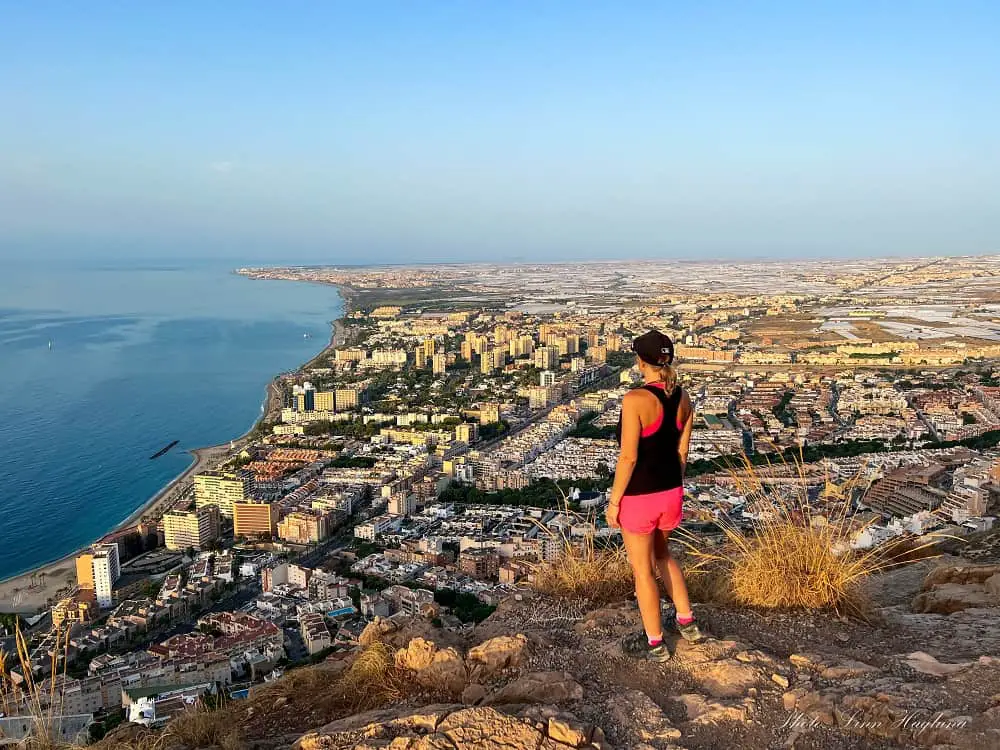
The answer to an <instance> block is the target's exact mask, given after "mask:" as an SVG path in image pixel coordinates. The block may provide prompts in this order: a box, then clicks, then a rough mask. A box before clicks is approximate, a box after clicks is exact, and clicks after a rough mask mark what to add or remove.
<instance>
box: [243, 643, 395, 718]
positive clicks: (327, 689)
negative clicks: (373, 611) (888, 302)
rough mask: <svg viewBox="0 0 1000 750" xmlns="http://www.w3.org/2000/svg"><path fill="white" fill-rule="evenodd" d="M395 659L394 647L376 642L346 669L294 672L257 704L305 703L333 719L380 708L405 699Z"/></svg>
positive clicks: (264, 692) (317, 668)
mask: <svg viewBox="0 0 1000 750" xmlns="http://www.w3.org/2000/svg"><path fill="white" fill-rule="evenodd" d="M394 655H395V652H394V651H393V649H392V647H391V646H389V645H387V644H385V643H381V642H378V641H376V642H375V643H372V644H370V645H369V646H368V647H367V648H365V649H364V650H363V651H361V653H359V654H358V656H357V657H356V658H355V660H354V661H353V662H352V663H351V665H350V666H349V667H347V669H344V670H342V671H337V670H334V669H330V668H328V667H325V666H324V665H322V664H320V665H318V666H315V667H304V668H301V669H294V670H292V671H290V672H288V673H286V674H285V675H284V676H283V677H282V678H281V679H280V680H278V681H277V682H275V683H272V684H270V685H268V686H266V687H265V688H263V689H262V690H261V691H260V692H259V693H258V694H257V696H256V697H255V698H254V702H258V701H259V702H260V703H261V704H262V705H266V706H268V707H270V706H271V705H273V703H274V701H275V700H277V699H279V698H284V699H285V700H286V701H287V702H288V703H289V704H294V703H296V702H301V701H302V700H303V699H305V700H307V701H308V702H309V706H310V708H312V709H315V710H318V711H320V712H322V713H324V714H327V715H330V716H334V715H338V714H342V715H347V714H351V713H357V712H359V711H369V710H372V709H375V708H381V707H382V706H384V705H386V704H388V703H391V702H393V701H396V700H399V699H400V698H401V697H402V696H403V690H404V687H405V680H404V679H403V677H402V675H401V674H400V673H399V672H398V671H397V669H396V665H395V660H394Z"/></svg>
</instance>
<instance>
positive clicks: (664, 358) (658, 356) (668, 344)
mask: <svg viewBox="0 0 1000 750" xmlns="http://www.w3.org/2000/svg"><path fill="white" fill-rule="evenodd" d="M632 351H634V352H635V353H636V354H638V355H639V359H641V360H642V361H643V362H645V363H646V364H648V365H653V366H654V367H662V366H663V365H669V364H670V363H671V362H673V361H674V342H673V341H671V340H670V337H669V336H667V335H666V334H665V333H660V332H659V331H648V332H646V333H644V334H642V335H641V336H640V337H639V338H637V339H634V340H633V341H632Z"/></svg>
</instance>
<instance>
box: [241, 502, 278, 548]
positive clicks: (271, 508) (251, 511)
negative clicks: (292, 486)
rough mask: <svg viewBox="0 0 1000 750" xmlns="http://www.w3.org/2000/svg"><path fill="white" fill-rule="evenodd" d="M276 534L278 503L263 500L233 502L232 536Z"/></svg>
mask: <svg viewBox="0 0 1000 750" xmlns="http://www.w3.org/2000/svg"><path fill="white" fill-rule="evenodd" d="M277 534H278V505H277V503H264V502H239V503H233V536H242V537H246V538H248V539H255V538H257V537H262V536H271V537H274V536H276V535H277Z"/></svg>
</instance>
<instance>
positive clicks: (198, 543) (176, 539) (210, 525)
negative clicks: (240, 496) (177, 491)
mask: <svg viewBox="0 0 1000 750" xmlns="http://www.w3.org/2000/svg"><path fill="white" fill-rule="evenodd" d="M218 538H219V509H218V507H217V506H215V505H206V506H205V507H203V508H198V509H197V510H187V511H185V510H171V511H167V512H166V513H164V514H163V539H164V544H165V546H166V548H167V549H170V550H185V549H187V548H188V547H194V548H195V549H198V550H202V549H205V548H206V547H207V546H208V545H209V543H210V542H214V541H215V540H216V539H218Z"/></svg>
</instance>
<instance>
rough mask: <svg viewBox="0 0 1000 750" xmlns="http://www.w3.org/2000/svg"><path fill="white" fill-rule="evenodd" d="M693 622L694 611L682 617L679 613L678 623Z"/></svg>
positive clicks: (686, 623)
mask: <svg viewBox="0 0 1000 750" xmlns="http://www.w3.org/2000/svg"><path fill="white" fill-rule="evenodd" d="M692 622H694V614H693V613H690V612H689V613H688V614H686V615H684V616H683V617H681V616H680V615H677V624H678V625H690V624H691V623H692Z"/></svg>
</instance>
